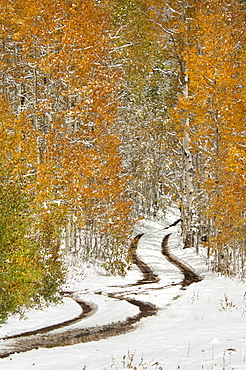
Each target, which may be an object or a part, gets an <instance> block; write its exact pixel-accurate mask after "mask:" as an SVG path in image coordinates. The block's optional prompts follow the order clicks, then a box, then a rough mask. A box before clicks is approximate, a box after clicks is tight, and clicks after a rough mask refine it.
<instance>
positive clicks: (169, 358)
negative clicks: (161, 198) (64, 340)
mask: <svg viewBox="0 0 246 370" xmlns="http://www.w3.org/2000/svg"><path fill="white" fill-rule="evenodd" d="M177 218H178V214H177V213H176V212H172V213H169V214H167V215H166V220H165V222H152V221H146V220H142V221H139V222H138V223H137V225H136V228H135V231H134V235H137V234H138V233H141V232H145V233H146V234H145V235H144V236H143V237H142V238H141V239H140V242H139V249H138V253H139V255H140V256H141V258H142V259H143V260H144V261H145V262H147V263H148V264H149V265H150V266H151V267H152V268H153V269H154V270H155V272H156V273H157V274H158V276H159V277H160V278H161V279H160V282H159V283H155V284H151V285H148V284H145V285H142V286H139V285H138V286H130V285H129V284H131V283H134V282H135V281H137V280H138V279H141V273H140V272H139V271H138V269H137V267H136V266H132V268H131V270H130V271H129V273H128V275H127V276H126V277H125V278H121V277H108V276H103V275H101V274H100V275H99V274H98V275H96V273H94V274H92V273H91V272H90V274H88V275H87V276H86V277H85V278H83V279H81V274H79V273H78V274H77V275H76V276H73V280H72V281H71V282H70V284H68V288H69V289H72V290H73V289H74V288H75V287H76V290H77V291H76V293H75V294H76V296H78V297H79V298H82V299H84V300H85V301H87V302H91V303H93V304H94V305H95V307H96V308H97V309H96V310H95V313H94V314H93V315H91V316H90V317H88V318H87V319H84V320H83V321H81V322H80V323H77V324H73V326H72V327H74V326H76V327H87V326H94V325H101V324H105V323H109V322H115V321H117V320H121V319H123V320H124V319H125V318H126V317H128V316H134V315H135V314H136V313H137V312H138V309H137V308H136V307H135V306H132V305H131V304H130V303H128V302H126V301H122V300H117V299H112V298H109V297H108V295H107V293H110V292H114V293H117V292H119V295H121V294H123V292H124V296H125V297H126V296H127V297H135V298H136V297H138V299H141V300H143V301H146V302H151V303H153V304H154V305H156V306H157V307H158V308H159V311H158V314H157V315H156V316H152V317H148V318H145V319H142V320H141V322H140V323H138V324H137V325H136V329H135V330H134V331H131V332H129V333H127V334H123V335H119V336H115V337H111V338H109V339H103V340H100V341H95V342H90V343H80V344H74V345H72V346H66V347H57V348H51V349H46V348H40V349H38V350H32V351H29V352H26V353H20V354H14V355H11V356H9V357H7V358H5V359H0V369H1V370H30V369H36V370H83V369H86V370H105V369H106V370H108V369H127V368H130V369H134V366H136V369H141V370H142V369H154V370H155V369H160V367H161V366H162V368H163V369H165V370H176V369H181V370H198V369H201V370H202V369H203V370H211V369H218V370H222V369H223V370H232V369H236V370H243V369H244V370H245V369H246V284H245V283H244V282H241V281H239V280H237V279H229V278H225V277H221V276H218V275H215V274H212V273H211V272H209V271H208V269H207V266H206V263H205V260H204V259H203V258H202V257H199V256H197V255H196V254H195V253H194V252H193V251H192V250H188V249H182V246H181V243H180V229H179V226H178V225H177V226H175V227H172V228H169V229H166V230H165V229H164V228H165V227H166V226H167V225H168V224H172V222H173V221H175V220H176V219H177ZM170 232H172V235H171V236H170V239H169V247H170V249H171V251H172V253H173V254H174V255H175V256H177V257H178V258H179V259H180V260H182V261H183V262H184V263H186V264H188V265H189V266H190V267H192V268H193V269H194V270H195V271H196V272H197V273H199V274H200V275H201V276H202V277H203V280H202V281H201V282H199V283H195V284H192V285H190V286H189V287H187V288H186V289H180V288H181V286H180V285H175V284H177V283H179V282H180V281H181V280H182V274H181V273H180V271H179V270H178V269H177V268H176V267H174V266H173V265H171V264H170V263H169V262H168V261H167V260H166V259H165V258H164V257H163V256H162V254H161V252H160V243H161V240H162V238H163V237H164V236H165V235H166V234H169V233H170ZM79 279H80V280H79ZM124 286H125V287H124ZM126 291H127V292H126ZM98 293H100V294H98ZM80 312H81V308H80V307H79V306H78V305H77V303H75V302H74V301H73V300H72V299H71V298H64V304H63V305H58V306H56V307H50V308H47V309H45V310H43V311H35V310H30V311H29V312H28V313H27V314H26V319H25V320H21V321H19V320H18V318H17V317H12V318H10V319H9V320H8V322H7V323H6V324H5V325H3V326H2V327H1V328H0V337H1V338H3V337H4V336H5V335H10V334H13V333H19V332H23V331H29V330H32V329H36V328H38V327H42V326H46V325H51V324H53V323H57V322H59V321H60V322H62V321H64V320H68V319H69V318H71V317H76V316H78V314H79V313H80ZM59 330H60V331H61V330H65V329H64V328H63V329H59ZM6 345H7V341H4V340H1V341H0V350H1V348H5V347H6ZM140 363H141V364H142V365H141V364H140ZM154 364H155V365H154ZM158 364H159V365H158ZM127 366H128V367H127ZM131 366H132V367H131Z"/></svg>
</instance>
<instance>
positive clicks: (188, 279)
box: [161, 234, 202, 288]
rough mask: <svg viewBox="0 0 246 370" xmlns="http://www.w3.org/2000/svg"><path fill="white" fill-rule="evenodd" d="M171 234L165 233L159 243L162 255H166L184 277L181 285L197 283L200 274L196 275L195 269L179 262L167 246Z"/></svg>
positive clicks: (199, 279)
mask: <svg viewBox="0 0 246 370" xmlns="http://www.w3.org/2000/svg"><path fill="white" fill-rule="evenodd" d="M170 235H171V234H168V235H165V236H164V238H163V239H162V243H161V252H162V254H163V256H165V257H166V259H167V260H168V261H169V262H170V263H172V264H173V265H174V266H176V267H177V268H178V269H179V270H180V271H181V272H182V274H183V275H184V279H183V281H182V283H181V285H182V287H183V288H185V287H187V286H189V285H190V284H192V283H198V282H199V281H201V280H202V278H201V276H199V275H197V274H196V273H195V271H193V270H192V269H191V268H189V267H188V266H186V265H185V264H184V263H183V262H181V261H180V260H179V259H178V258H177V257H175V256H174V255H173V254H172V253H171V252H170V251H169V248H168V239H169V237H170Z"/></svg>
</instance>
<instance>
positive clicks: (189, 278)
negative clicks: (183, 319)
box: [0, 221, 201, 358]
mask: <svg viewBox="0 0 246 370" xmlns="http://www.w3.org/2000/svg"><path fill="white" fill-rule="evenodd" d="M176 224H177V221H176V222H174V224H172V225H171V226H170V228H171V227H173V225H174V226H175V225H176ZM165 229H166V230H168V229H169V227H166V228H165ZM145 234H146V233H142V234H139V235H137V236H135V238H134V240H133V242H132V244H131V250H132V260H133V263H135V265H136V266H137V267H138V268H139V270H140V271H141V273H142V275H143V277H142V279H140V280H138V281H137V282H135V283H132V284H128V288H127V290H125V291H124V288H125V287H124V286H123V287H121V290H120V291H118V292H111V293H110V292H109V293H107V295H108V297H110V298H112V299H117V300H123V301H127V302H128V303H130V304H132V305H134V306H136V307H138V309H139V313H138V314H136V315H134V316H130V317H127V318H126V319H125V320H120V321H118V322H113V323H108V324H105V325H96V326H89V327H86V328H76V327H75V328H70V327H71V325H72V324H76V323H78V322H80V321H82V320H83V319H84V318H87V317H88V316H91V315H93V314H94V313H95V312H96V307H95V305H93V304H91V303H89V302H84V301H82V300H80V299H78V298H77V299H76V302H77V303H78V304H79V305H81V307H82V313H81V314H80V315H79V316H77V317H75V318H74V319H70V320H67V321H65V322H62V323H58V324H55V325H51V326H47V327H44V328H40V329H37V330H33V331H27V332H24V333H20V334H15V335H12V336H11V335H10V336H6V337H5V338H4V344H5V348H4V349H1V350H0V357H1V358H4V357H7V356H9V355H11V354H14V353H20V352H25V351H29V350H32V349H37V348H40V347H46V348H51V347H57V346H67V345H73V344H75V343H86V342H90V341H96V340H100V339H105V338H108V337H112V336H116V335H120V334H123V333H127V332H129V331H132V330H134V329H135V328H136V323H137V322H139V321H140V320H141V319H142V318H144V317H148V316H153V315H156V314H157V312H158V308H157V307H156V306H155V305H153V304H152V303H149V302H144V301H142V300H138V299H137V298H136V297H135V298H127V296H126V294H127V295H129V289H130V288H134V287H138V293H140V291H139V288H141V286H143V285H144V290H145V294H146V292H147V290H148V289H151V288H152V287H151V286H152V285H153V284H155V283H158V282H159V281H160V278H159V277H158V275H157V274H156V273H154V271H153V270H152V269H151V268H150V266H149V265H148V264H147V263H145V262H143V260H142V259H141V258H140V257H139V256H138V252H137V247H138V243H139V240H140V239H141V237H142V236H144V235H145ZM170 235H171V233H167V234H166V235H165V236H164V237H163V239H162V242H161V252H162V254H163V256H165V257H166V258H167V260H168V261H169V262H170V263H172V264H174V265H175V266H176V267H177V268H179V269H180V270H181V272H182V273H183V275H184V276H183V280H181V281H180V282H178V283H175V284H176V285H180V286H181V287H184V286H188V285H190V284H192V283H194V282H198V281H200V280H201V278H200V276H198V275H197V274H196V273H195V272H194V271H193V270H192V269H191V268H190V267H188V266H186V265H185V264H184V263H182V262H181V261H179V260H178V258H175V257H174V256H173V255H172V254H171V253H170V251H169V248H168V240H169V237H170ZM118 288H120V287H118ZM165 288H166V286H162V287H158V288H157V289H165ZM131 293H133V291H132V292H131ZM97 294H100V292H97ZM135 296H137V294H135ZM62 328H63V329H64V330H63V331H60V332H59V333H58V332H57V330H56V329H62Z"/></svg>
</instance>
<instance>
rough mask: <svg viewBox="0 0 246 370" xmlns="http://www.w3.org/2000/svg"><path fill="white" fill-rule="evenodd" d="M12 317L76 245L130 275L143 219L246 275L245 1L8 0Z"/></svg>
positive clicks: (0, 123) (3, 175)
mask: <svg viewBox="0 0 246 370" xmlns="http://www.w3.org/2000/svg"><path fill="white" fill-rule="evenodd" d="M0 9H1V12H0V24H1V27H0V54H1V58H0V70H1V79H0V322H4V321H6V319H7V318H8V316H9V315H10V314H12V313H13V312H21V310H22V309H23V308H25V307H33V306H39V305H44V304H48V303H49V302H56V301H57V300H59V295H58V294H57V293H58V292H59V289H60V287H61V285H62V284H63V282H64V279H65V273H66V268H67V266H66V259H67V258H68V256H69V255H73V256H74V255H75V256H77V258H79V259H81V260H83V261H87V262H90V263H92V264H99V265H100V266H103V268H104V269H105V270H106V271H108V273H110V274H121V275H124V274H125V273H126V271H127V268H128V266H129V264H131V256H130V253H129V245H130V241H131V234H132V229H133V225H134V223H135V222H136V221H137V220H139V219H141V218H149V219H157V220H158V219H161V217H163V215H164V214H165V209H166V207H167V206H168V205H170V204H176V205H178V207H179V209H180V214H181V225H182V237H183V246H184V248H194V249H195V250H196V252H197V253H200V251H203V252H204V251H206V255H207V258H208V259H210V260H211V261H212V262H211V263H212V268H213V269H214V271H216V272H219V273H221V274H223V275H228V276H239V277H245V276H246V275H245V274H246V244H245V241H246V235H245V225H246V220H245V215H246V209H245V203H246V202H245V201H246V199H245V194H246V192H245V148H246V139H245V121H246V49H245V46H246V32H245V20H246V2H245V1H238V0H230V1H228V0H111V1H109V0H35V1H33V0H26V1H25V2H23V1H21V0H0Z"/></svg>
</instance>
